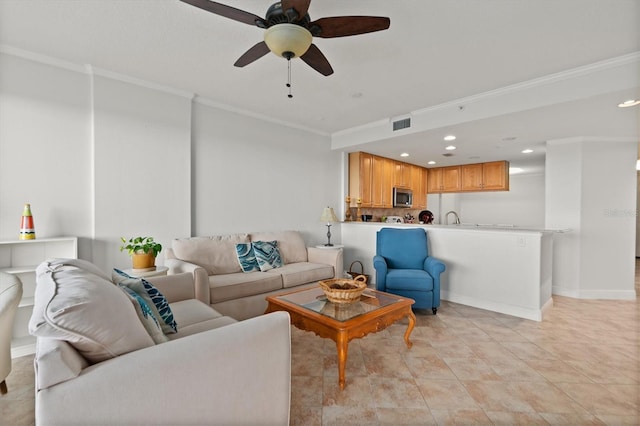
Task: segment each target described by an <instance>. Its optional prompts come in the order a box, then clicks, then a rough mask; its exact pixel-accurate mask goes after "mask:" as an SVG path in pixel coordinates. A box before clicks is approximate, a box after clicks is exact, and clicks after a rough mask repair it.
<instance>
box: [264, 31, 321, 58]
mask: <svg viewBox="0 0 640 426" xmlns="http://www.w3.org/2000/svg"><path fill="white" fill-rule="evenodd" d="M312 38H313V37H312V35H311V33H310V32H309V30H307V29H306V28H303V27H301V26H300V25H295V24H277V25H273V26H272V27H269V28H267V30H266V31H265V32H264V42H265V43H266V44H267V47H269V50H270V51H272V52H273V53H275V54H276V55H277V56H280V57H284V58H287V59H290V58H292V57H300V56H302V55H304V54H305V53H306V52H307V50H308V49H309V46H311V40H312ZM291 54H293V55H291Z"/></svg>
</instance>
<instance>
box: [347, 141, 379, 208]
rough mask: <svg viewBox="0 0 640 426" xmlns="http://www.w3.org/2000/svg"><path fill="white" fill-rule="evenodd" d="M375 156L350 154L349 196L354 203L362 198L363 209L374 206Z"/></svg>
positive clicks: (364, 153) (362, 153) (359, 153)
mask: <svg viewBox="0 0 640 426" xmlns="http://www.w3.org/2000/svg"><path fill="white" fill-rule="evenodd" d="M372 180H373V155H371V154H367V153H366V152H352V153H350V154H349V195H350V196H351V198H352V202H353V203H354V204H355V202H356V200H357V199H358V198H360V200H361V201H362V207H372V206H373V193H372V184H373V181H372Z"/></svg>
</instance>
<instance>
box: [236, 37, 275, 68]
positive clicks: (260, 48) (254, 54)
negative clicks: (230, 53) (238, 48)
mask: <svg viewBox="0 0 640 426" xmlns="http://www.w3.org/2000/svg"><path fill="white" fill-rule="evenodd" d="M267 53H269V47H268V46H267V43H265V42H264V41H261V42H259V43H256V44H255V45H254V46H253V47H252V48H251V49H249V50H247V51H246V52H244V55H242V56H240V57H239V58H238V60H237V61H236V62H235V64H233V65H234V66H236V67H238V68H242V67H244V66H245V65H249V64H250V63H251V62H253V61H255V60H257V59H260V58H262V57H263V56H264V55H266V54H267Z"/></svg>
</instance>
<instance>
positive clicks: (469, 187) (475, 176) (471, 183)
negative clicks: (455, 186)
mask: <svg viewBox="0 0 640 426" xmlns="http://www.w3.org/2000/svg"><path fill="white" fill-rule="evenodd" d="M482 169H483V167H482V163H480V164H465V165H463V166H461V173H462V190H463V191H480V190H481V189H482V182H483V178H482Z"/></svg>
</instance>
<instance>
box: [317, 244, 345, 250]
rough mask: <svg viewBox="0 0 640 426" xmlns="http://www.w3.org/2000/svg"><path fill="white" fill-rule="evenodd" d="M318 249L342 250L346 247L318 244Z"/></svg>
mask: <svg viewBox="0 0 640 426" xmlns="http://www.w3.org/2000/svg"><path fill="white" fill-rule="evenodd" d="M316 248H319V249H327V250H331V249H340V248H344V245H343V244H334V245H332V246H325V245H324V244H318V245H317V246H316Z"/></svg>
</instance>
